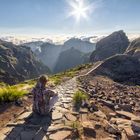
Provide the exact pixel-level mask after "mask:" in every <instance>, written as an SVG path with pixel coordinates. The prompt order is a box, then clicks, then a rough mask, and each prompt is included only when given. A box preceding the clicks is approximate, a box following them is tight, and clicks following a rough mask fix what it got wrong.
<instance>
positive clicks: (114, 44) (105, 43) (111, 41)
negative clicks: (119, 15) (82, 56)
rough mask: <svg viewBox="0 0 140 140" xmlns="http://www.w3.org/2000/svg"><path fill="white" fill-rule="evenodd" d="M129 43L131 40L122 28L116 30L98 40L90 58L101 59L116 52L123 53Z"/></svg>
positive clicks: (93, 59)
mask: <svg viewBox="0 0 140 140" xmlns="http://www.w3.org/2000/svg"><path fill="white" fill-rule="evenodd" d="M128 45H129V40H128V38H127V36H126V35H125V33H124V32H123V31H122V30H120V31H117V32H114V33H112V34H111V35H109V36H107V37H105V38H103V39H101V40H100V41H98V42H97V44H96V49H95V51H93V53H92V54H91V57H90V60H91V61H94V62H95V61H101V60H104V59H106V58H108V57H110V56H113V55H115V54H123V53H124V52H125V50H126V49H127V47H128Z"/></svg>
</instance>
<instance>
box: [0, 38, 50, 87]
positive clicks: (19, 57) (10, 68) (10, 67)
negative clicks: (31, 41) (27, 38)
mask: <svg viewBox="0 0 140 140" xmlns="http://www.w3.org/2000/svg"><path fill="white" fill-rule="evenodd" d="M49 71H50V70H49V69H48V67H47V66H45V65H44V64H42V63H41V62H40V61H39V60H38V59H37V58H36V57H35V55H34V53H33V52H32V51H31V49H30V48H28V47H25V46H20V45H19V46H16V45H14V44H12V43H10V42H5V41H1V40H0V81H2V82H5V83H8V84H15V83H17V82H19V81H23V80H25V79H30V78H34V77H37V76H39V75H40V74H43V73H48V72H49Z"/></svg>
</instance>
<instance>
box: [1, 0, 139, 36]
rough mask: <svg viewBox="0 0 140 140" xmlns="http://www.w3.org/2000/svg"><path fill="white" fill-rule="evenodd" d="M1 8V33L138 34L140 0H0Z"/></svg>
mask: <svg viewBox="0 0 140 140" xmlns="http://www.w3.org/2000/svg"><path fill="white" fill-rule="evenodd" d="M81 2H82V6H81V9H77V5H78V4H79V3H81ZM0 9H1V12H0V34H1V35H31V36H41V35H42V36H43V35H74V36H76V35H83V36H90V35H98V34H109V33H111V32H113V31H116V30H121V29H123V30H124V31H125V32H127V33H130V34H140V0H0Z"/></svg>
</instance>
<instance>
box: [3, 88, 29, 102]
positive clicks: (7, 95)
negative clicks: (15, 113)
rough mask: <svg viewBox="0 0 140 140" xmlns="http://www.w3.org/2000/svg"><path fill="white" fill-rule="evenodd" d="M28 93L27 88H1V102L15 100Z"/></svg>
mask: <svg viewBox="0 0 140 140" xmlns="http://www.w3.org/2000/svg"><path fill="white" fill-rule="evenodd" d="M25 94H27V91H26V90H19V89H18V88H17V87H12V86H7V87H3V88H0V103H2V102H11V101H15V100H17V99H19V98H21V97H22V96H24V95H25Z"/></svg>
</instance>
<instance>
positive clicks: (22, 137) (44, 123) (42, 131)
mask: <svg viewBox="0 0 140 140" xmlns="http://www.w3.org/2000/svg"><path fill="white" fill-rule="evenodd" d="M24 120H25V122H24V123H22V124H20V122H19V123H18V122H17V123H16V124H9V125H7V126H8V127H14V128H13V129H12V131H11V132H9V133H8V135H7V137H6V138H5V139H4V140H32V139H33V140H42V139H43V140H45V139H46V140H47V130H48V127H49V126H50V125H51V121H52V113H51V114H49V115H46V116H41V115H38V114H34V113H33V114H31V115H30V116H28V117H27V118H25V119H24Z"/></svg>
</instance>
